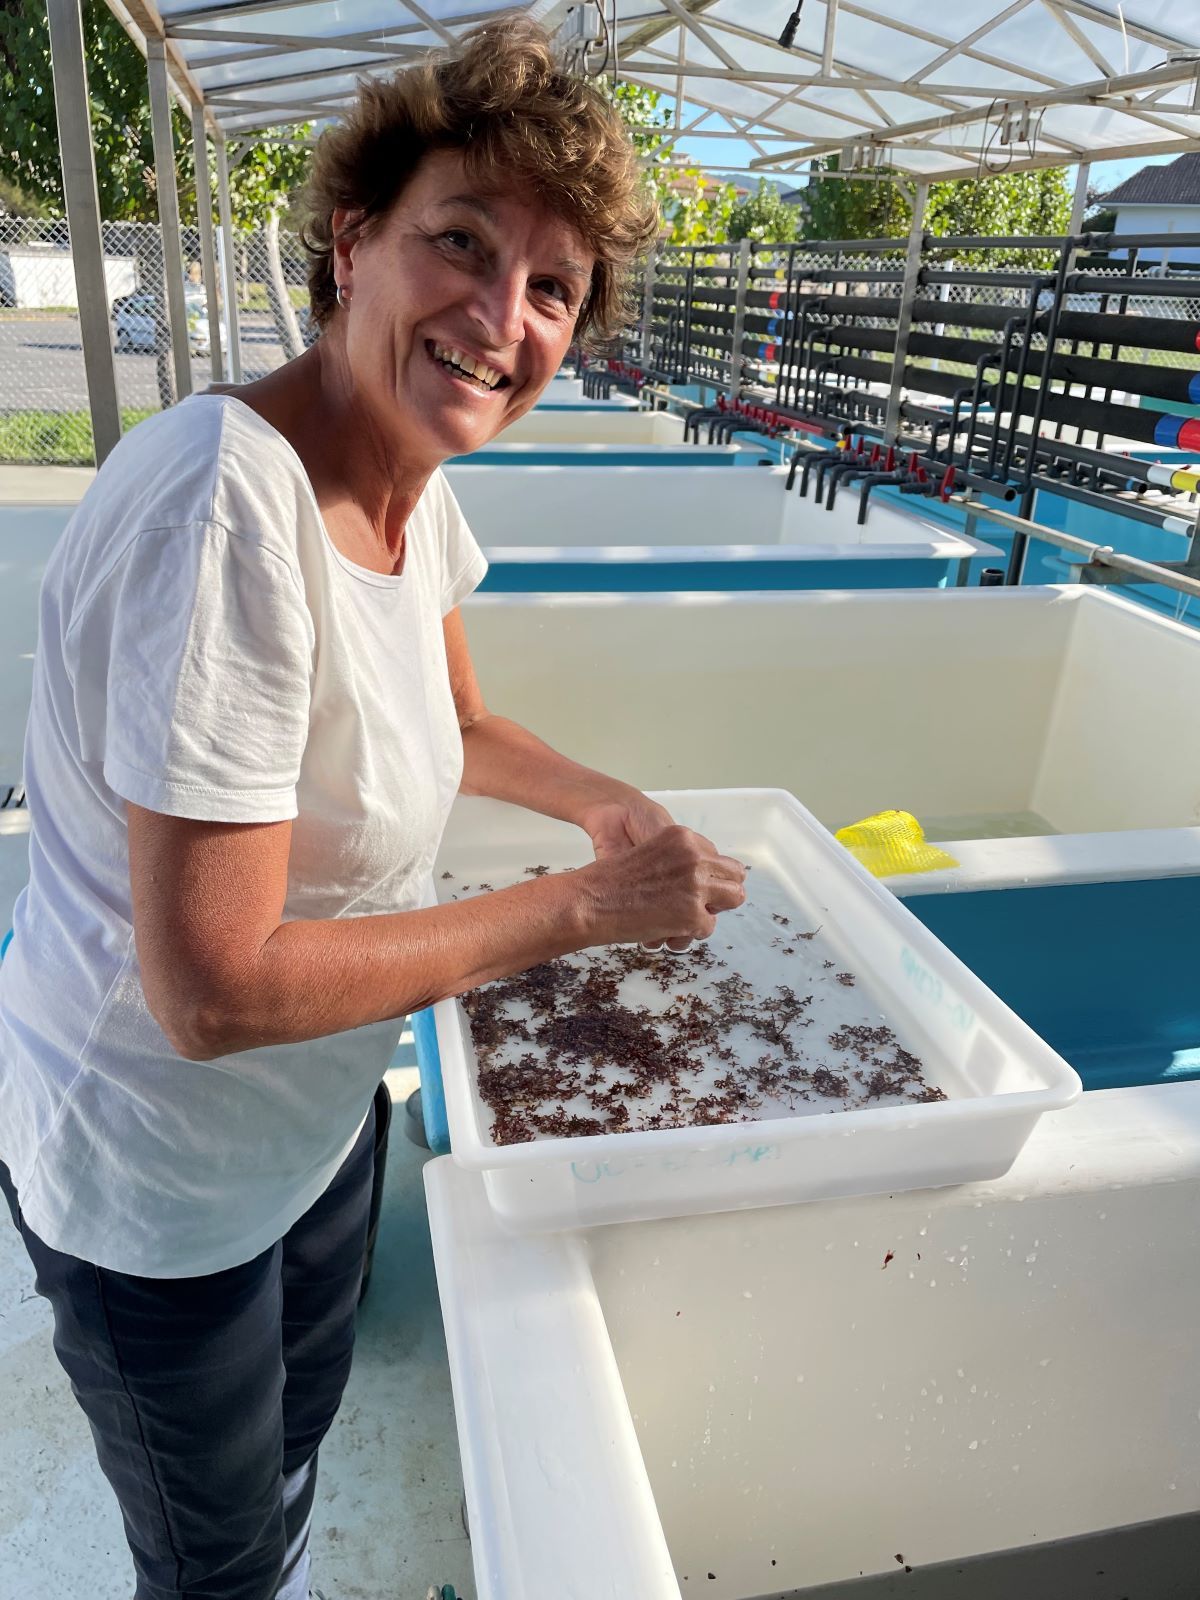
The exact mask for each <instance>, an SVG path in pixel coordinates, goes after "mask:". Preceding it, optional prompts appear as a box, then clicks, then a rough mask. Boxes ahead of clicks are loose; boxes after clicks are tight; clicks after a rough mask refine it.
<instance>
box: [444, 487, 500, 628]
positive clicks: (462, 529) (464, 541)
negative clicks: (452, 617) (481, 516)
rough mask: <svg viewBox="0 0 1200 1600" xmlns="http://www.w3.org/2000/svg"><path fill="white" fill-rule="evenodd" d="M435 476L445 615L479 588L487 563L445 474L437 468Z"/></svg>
mask: <svg viewBox="0 0 1200 1600" xmlns="http://www.w3.org/2000/svg"><path fill="white" fill-rule="evenodd" d="M438 478H439V479H440V488H441V499H442V505H441V512H442V525H443V543H442V615H443V616H447V615H448V614H449V613H450V612H451V611H453V610H454V608H455V606H457V605H460V604H461V603H462V601H464V600H465V599H466V598H467V596H468V595H469V594H471V593H472V591H473V590H475V589H478V587H479V585H480V584H481V583H482V582H483V580H484V577H485V575H486V573H487V569H488V564H487V558H486V557H485V555H484V553H483V551H482V550H481V549H480V548H479V546H478V545H477V544H476V542H475V536H474V534H473V533H472V532H471V529H470V527H469V526H468V523H467V519H466V517H464V516H463V513H462V507H461V506H460V505H459V503H458V501H457V500H456V499H455V498H454V492H453V490H452V489H451V488H450V485H449V484H448V483H447V482H446V478H445V475H444V474H443V473H441V472H439V473H438Z"/></svg>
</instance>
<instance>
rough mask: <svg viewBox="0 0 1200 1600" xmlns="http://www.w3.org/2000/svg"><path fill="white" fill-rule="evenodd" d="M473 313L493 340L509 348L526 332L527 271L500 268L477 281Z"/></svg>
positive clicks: (497, 344) (496, 344)
mask: <svg viewBox="0 0 1200 1600" xmlns="http://www.w3.org/2000/svg"><path fill="white" fill-rule="evenodd" d="M472 299H473V302H474V303H473V305H472V307H471V312H472V315H473V316H474V317H475V319H476V320H477V321H478V322H479V323H480V324H481V326H482V327H483V329H484V330H485V332H486V336H487V341H488V343H489V344H492V345H495V346H496V347H497V348H501V349H503V348H506V347H507V346H508V345H512V344H516V343H517V342H518V340H520V339H521V338H522V337H523V336H524V332H525V275H524V273H521V272H497V273H495V274H493V275H491V276H490V277H488V278H487V279H485V280H484V281H482V282H477V284H476V287H475V294H474V295H473V297H472Z"/></svg>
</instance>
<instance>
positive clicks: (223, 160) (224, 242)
mask: <svg viewBox="0 0 1200 1600" xmlns="http://www.w3.org/2000/svg"><path fill="white" fill-rule="evenodd" d="M216 153H217V214H218V216H219V218H220V223H221V234H220V243H221V292H222V293H223V295H224V297H225V348H226V349H227V350H228V351H229V376H230V378H231V379H232V380H233V382H234V383H241V381H242V331H241V329H240V327H239V326H238V304H237V263H236V260H235V258H234V254H233V213H232V211H231V209H230V205H229V153H228V151H227V150H226V148H225V140H224V138H223V137H222V136H220V135H218V137H217V140H216Z"/></svg>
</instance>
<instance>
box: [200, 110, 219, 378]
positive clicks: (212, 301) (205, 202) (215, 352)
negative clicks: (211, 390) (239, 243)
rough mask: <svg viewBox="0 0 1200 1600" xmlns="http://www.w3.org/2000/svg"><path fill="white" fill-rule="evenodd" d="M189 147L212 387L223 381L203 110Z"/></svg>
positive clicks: (210, 187) (209, 182)
mask: <svg viewBox="0 0 1200 1600" xmlns="http://www.w3.org/2000/svg"><path fill="white" fill-rule="evenodd" d="M192 147H193V149H194V151H195V162H196V218H197V221H198V222H199V224H200V267H201V270H202V271H203V273H204V298H205V301H206V302H207V306H208V344H209V349H210V350H211V351H212V375H213V382H214V383H223V382H224V380H225V360H224V357H223V355H222V352H221V299H220V295H219V294H218V293H217V251H216V241H215V239H214V237H213V213H212V180H211V178H210V177H209V173H208V132H207V129H206V128H205V126H204V110H203V107H201V106H194V107H193V108H192Z"/></svg>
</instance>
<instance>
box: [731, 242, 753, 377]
mask: <svg viewBox="0 0 1200 1600" xmlns="http://www.w3.org/2000/svg"><path fill="white" fill-rule="evenodd" d="M749 283H750V241H749V239H742V240H741V241H740V243H739V244H738V263H737V298H736V300H735V301H734V304H733V338H732V339H731V340H730V345H729V398H730V399H731V400H734V399H736V398H737V395H738V392H739V390H740V389H741V387H742V340H743V339H744V338H745V336H746V289H747V287H748V286H749Z"/></svg>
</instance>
